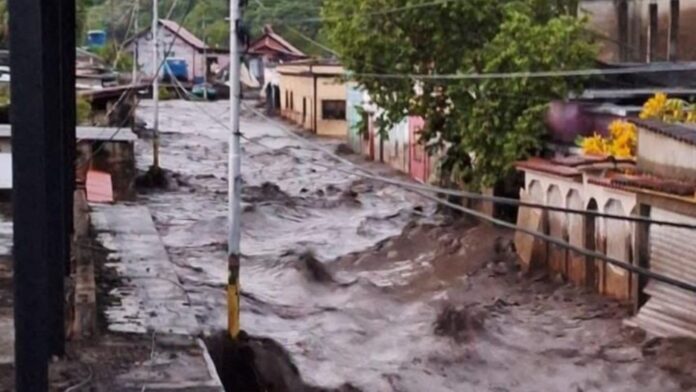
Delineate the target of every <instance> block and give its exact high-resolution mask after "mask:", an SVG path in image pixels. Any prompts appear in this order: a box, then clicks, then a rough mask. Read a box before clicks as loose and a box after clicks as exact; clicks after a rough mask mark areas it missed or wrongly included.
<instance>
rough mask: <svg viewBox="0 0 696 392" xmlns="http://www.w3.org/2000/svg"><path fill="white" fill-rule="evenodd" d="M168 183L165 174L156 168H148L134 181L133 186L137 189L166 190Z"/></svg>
mask: <svg viewBox="0 0 696 392" xmlns="http://www.w3.org/2000/svg"><path fill="white" fill-rule="evenodd" d="M169 183H170V181H169V178H168V176H167V172H166V171H165V170H163V169H162V168H160V167H156V166H150V168H149V169H148V170H147V171H146V172H145V173H142V174H140V175H139V176H138V177H136V179H135V186H136V187H137V188H138V189H167V186H168V185H169Z"/></svg>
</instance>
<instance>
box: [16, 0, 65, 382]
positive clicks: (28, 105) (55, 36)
mask: <svg viewBox="0 0 696 392" xmlns="http://www.w3.org/2000/svg"><path fill="white" fill-rule="evenodd" d="M73 1H74V0H73ZM70 4H72V6H70ZM9 15H10V18H9V21H10V66H11V70H12V83H11V102H12V104H11V122H12V161H13V198H12V200H13V206H14V249H13V250H14V252H13V256H14V290H15V302H14V312H15V372H16V380H15V389H16V390H17V391H20V392H21V391H45V390H48V358H49V356H50V355H52V354H58V355H60V354H62V352H63V350H64V346H63V345H64V334H65V332H64V310H63V309H64V300H65V295H64V288H63V282H64V276H65V261H66V258H67V257H68V256H67V255H68V254H69V243H68V242H67V240H66V238H67V236H68V233H67V231H66V225H67V224H68V223H69V221H68V219H70V218H69V217H67V215H69V214H68V211H69V210H68V209H67V206H68V200H67V197H66V194H67V190H68V189H69V187H70V186H71V184H68V183H67V180H68V179H69V178H71V177H72V173H68V170H67V167H66V166H67V161H66V158H67V155H69V154H71V153H72V151H71V150H70V148H69V147H70V146H68V144H70V140H71V139H70V137H71V135H70V133H69V132H66V128H70V126H68V125H67V124H70V123H71V122H70V117H72V118H74V98H73V99H70V100H66V98H67V97H68V96H69V93H68V92H67V91H66V90H68V89H70V90H74V82H72V83H70V81H71V80H74V79H72V78H74V51H75V47H74V34H75V23H74V3H71V1H68V0H50V1H46V0H10V1H9ZM61 18H64V19H65V20H61ZM68 45H70V46H71V47H70V49H69V50H67V46H68ZM69 61H72V65H70V64H68V62H69ZM66 74H69V75H66ZM72 94H74V92H72ZM72 123H73V124H74V120H72ZM73 126H74V125H73ZM72 138H73V139H74V133H72Z"/></svg>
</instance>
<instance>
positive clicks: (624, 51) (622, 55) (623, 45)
mask: <svg viewBox="0 0 696 392" xmlns="http://www.w3.org/2000/svg"><path fill="white" fill-rule="evenodd" d="M617 14H618V15H617V16H618V17H617V19H618V30H619V31H618V32H619V34H618V36H619V61H628V59H629V53H630V52H629V50H628V48H629V42H628V0H619V3H618V5H617Z"/></svg>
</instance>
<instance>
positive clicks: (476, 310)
mask: <svg viewBox="0 0 696 392" xmlns="http://www.w3.org/2000/svg"><path fill="white" fill-rule="evenodd" d="M486 318H487V312H486V311H485V310H484V309H481V308H480V307H479V306H478V304H467V305H461V306H455V305H453V304H447V305H446V306H445V307H444V308H443V309H442V311H440V313H439V314H438V315H437V318H436V319H435V322H434V323H433V332H434V333H435V335H437V336H443V337H448V338H451V339H452V340H454V341H455V342H457V343H465V342H468V341H470V340H472V339H473V338H474V337H475V336H476V335H477V334H479V333H480V332H482V331H484V327H485V324H486Z"/></svg>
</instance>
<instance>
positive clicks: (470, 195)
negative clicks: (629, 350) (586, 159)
mask: <svg viewBox="0 0 696 392" xmlns="http://www.w3.org/2000/svg"><path fill="white" fill-rule="evenodd" d="M182 90H183V91H184V94H187V95H188V96H193V95H192V94H190V93H188V92H187V91H186V90H185V89H183V87H182ZM177 94H178V90H177ZM179 96H181V97H182V98H183V96H182V95H181V94H179ZM196 98H197V97H196ZM196 103H198V102H196ZM195 106H196V109H198V110H199V111H200V112H201V113H203V114H204V115H205V116H207V117H208V118H210V119H211V120H212V121H214V122H215V123H217V124H218V125H220V126H221V127H223V128H224V129H227V125H226V124H224V123H223V122H222V121H221V120H220V119H218V118H217V117H216V116H214V115H213V114H211V113H209V112H208V111H207V110H205V109H203V108H202V107H200V106H198V104H196V105H195ZM244 106H245V107H246V108H247V109H248V110H249V111H251V112H252V113H254V114H256V115H257V116H260V117H262V118H265V119H266V120H268V121H270V122H272V123H273V124H274V125H276V127H277V128H278V129H280V130H281V131H283V132H284V133H285V134H286V135H288V136H290V137H292V138H294V139H296V140H299V141H301V142H303V143H305V144H307V145H310V146H311V147H312V148H314V149H316V150H319V151H320V152H322V153H324V154H326V155H328V156H330V157H331V158H333V159H334V160H336V161H338V162H341V163H343V164H345V165H348V166H351V167H353V168H355V169H356V170H359V171H361V172H363V174H361V176H362V177H365V178H369V179H371V180H375V181H381V182H383V183H388V184H389V185H393V186H397V187H402V188H409V189H411V190H414V191H419V192H428V193H436V194H441V195H447V196H456V197H462V198H465V199H471V200H479V201H486V202H492V203H497V204H504V205H510V206H516V207H526V208H531V209H538V210H544V211H553V212H561V213H566V214H574V215H584V216H591V217H594V218H605V219H613V220H621V221H625V222H632V223H638V224H648V225H657V226H668V227H674V228H680V229H688V230H696V225H692V224H688V223H680V222H672V221H663V220H653V219H650V218H646V217H642V216H625V215H618V214H607V213H602V212H598V211H588V210H578V209H572V208H565V207H556V206H549V205H545V204H538V203H530V202H524V201H521V200H517V199H511V198H506V197H499V196H487V195H483V194H480V193H475V192H467V191H462V190H454V189H448V188H442V187H436V186H432V185H423V184H414V183H411V182H406V181H400V180H395V179H392V178H386V177H383V176H378V175H375V174H374V173H372V172H370V171H368V170H366V169H363V168H361V167H359V166H357V165H355V164H354V163H353V162H351V161H350V160H348V159H345V158H343V157H341V156H339V155H337V154H335V153H334V152H333V151H331V150H329V149H327V148H324V147H323V146H320V145H318V144H316V143H312V142H310V141H309V140H307V139H306V138H304V137H302V136H300V135H297V134H296V133H295V132H293V131H292V130H290V129H288V128H286V127H284V126H282V124H279V123H278V122H276V121H274V120H273V119H271V118H269V117H268V116H266V115H264V114H263V113H261V112H260V111H258V110H256V109H254V108H252V107H249V106H248V105H244ZM243 138H244V139H245V140H247V141H249V142H251V143H256V144H259V145H260V146H262V147H265V146H264V145H263V144H260V143H258V142H256V141H255V140H252V139H249V138H246V137H244V136H243ZM315 164H316V165H317V166H322V167H325V168H333V167H330V166H325V165H323V164H321V163H319V162H317V163H315ZM347 173H348V174H355V173H354V172H347Z"/></svg>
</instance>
